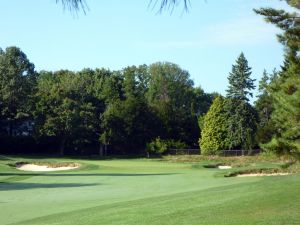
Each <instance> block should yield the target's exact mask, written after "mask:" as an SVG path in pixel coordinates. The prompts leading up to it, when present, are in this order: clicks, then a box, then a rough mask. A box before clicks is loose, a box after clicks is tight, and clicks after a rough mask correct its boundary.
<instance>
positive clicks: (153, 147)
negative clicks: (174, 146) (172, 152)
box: [146, 137, 168, 155]
mask: <svg viewBox="0 0 300 225" xmlns="http://www.w3.org/2000/svg"><path fill="white" fill-rule="evenodd" d="M167 150H168V144H167V141H164V140H161V139H160V137H158V138H156V139H155V140H153V141H151V142H150V143H148V144H147V145H146V151H147V153H148V155H150V154H158V155H161V154H163V153H165V152H166V151H167Z"/></svg>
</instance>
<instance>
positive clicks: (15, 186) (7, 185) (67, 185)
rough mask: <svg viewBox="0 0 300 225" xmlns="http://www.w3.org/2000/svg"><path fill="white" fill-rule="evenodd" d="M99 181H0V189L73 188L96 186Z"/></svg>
mask: <svg viewBox="0 0 300 225" xmlns="http://www.w3.org/2000/svg"><path fill="white" fill-rule="evenodd" d="M98 185H100V184H99V183H91V184H80V183H53V184H39V183H23V182H22V183H15V182H13V183H6V182H0V191H15V190H27V189H34V188H75V187H90V186H98Z"/></svg>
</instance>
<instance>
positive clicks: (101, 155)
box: [99, 144, 103, 157]
mask: <svg viewBox="0 0 300 225" xmlns="http://www.w3.org/2000/svg"><path fill="white" fill-rule="evenodd" d="M99 155H100V157H103V145H102V144H100V148H99Z"/></svg>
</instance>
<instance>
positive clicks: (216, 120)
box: [199, 96, 228, 155]
mask: <svg viewBox="0 0 300 225" xmlns="http://www.w3.org/2000/svg"><path fill="white" fill-rule="evenodd" d="M227 120H228V113H227V111H226V108H225V100H224V99H223V97H221V96H218V97H217V98H215V100H214V101H213V103H212V105H211V106H210V108H209V111H208V112H207V114H206V115H205V117H204V124H203V129H202V132H201V139H200V140H199V144H200V149H201V153H202V154H204V155H216V154H218V153H220V151H221V150H225V149H227V148H228V139H227V136H228V128H227Z"/></svg>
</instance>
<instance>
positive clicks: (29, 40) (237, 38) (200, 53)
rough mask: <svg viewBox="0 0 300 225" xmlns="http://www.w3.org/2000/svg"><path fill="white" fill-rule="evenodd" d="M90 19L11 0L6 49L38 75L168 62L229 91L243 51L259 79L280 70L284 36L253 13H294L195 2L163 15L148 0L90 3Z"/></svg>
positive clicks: (4, 28)
mask: <svg viewBox="0 0 300 225" xmlns="http://www.w3.org/2000/svg"><path fill="white" fill-rule="evenodd" d="M86 1H87V4H88V6H89V10H88V11H87V14H86V15H84V14H83V13H79V14H78V16H76V15H72V14H71V13H70V12H68V11H64V10H63V8H62V6H61V5H57V4H55V0H43V1H41V0H26V1H25V0H6V1H1V7H0V47H1V48H3V49H5V48H6V47H8V46H18V47H20V48H21V49H22V50H23V51H24V52H25V53H26V54H27V56H28V58H29V59H30V60H31V61H32V62H33V63H34V64H35V66H36V69H37V70H42V69H45V70H59V69H70V70H76V71H77V70H81V69H83V68H86V67H89V68H96V67H104V68H110V69H112V70H117V69H122V68H124V67H126V66H128V65H140V64H144V63H146V64H151V63H154V62H157V61H168V62H173V63H176V64H178V65H179V66H180V67H182V68H183V69H186V70H188V71H189V72H190V74H191V78H192V79H193V80H194V82H195V84H196V85H197V86H199V85H200V86H201V87H202V88H203V89H204V90H205V91H209V92H212V91H218V92H220V93H223V94H224V93H225V90H226V87H227V76H228V73H229V72H230V70H231V66H232V64H233V63H234V62H235V60H236V58H237V57H238V55H239V54H240V52H241V51H243V52H244V54H245V56H246V58H247V59H248V61H249V65H250V66H251V67H252V68H253V78H256V79H260V77H261V75H262V72H263V69H264V68H265V69H267V70H269V71H271V70H272V69H273V68H274V67H277V68H279V66H280V65H281V63H282V61H283V48H282V46H281V45H280V44H279V43H278V42H277V40H276V36H275V35H276V33H278V32H279V31H278V30H277V29H276V28H274V27H273V25H271V24H266V23H265V22H264V21H263V19H262V18H261V17H260V16H258V15H256V14H255V13H254V12H253V10H252V9H253V8H259V7H264V6H271V7H275V8H286V9H287V8H288V6H287V5H286V4H285V3H284V2H281V1H279V0H191V3H192V8H191V9H190V12H189V13H182V9H183V8H182V7H180V6H179V7H177V8H176V10H175V11H174V12H173V13H172V14H170V12H164V13H163V14H157V13H156V12H157V9H158V8H155V9H154V10H151V8H149V7H148V3H149V1H150V0H126V1H125V0H109V1H102V0H86Z"/></svg>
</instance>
